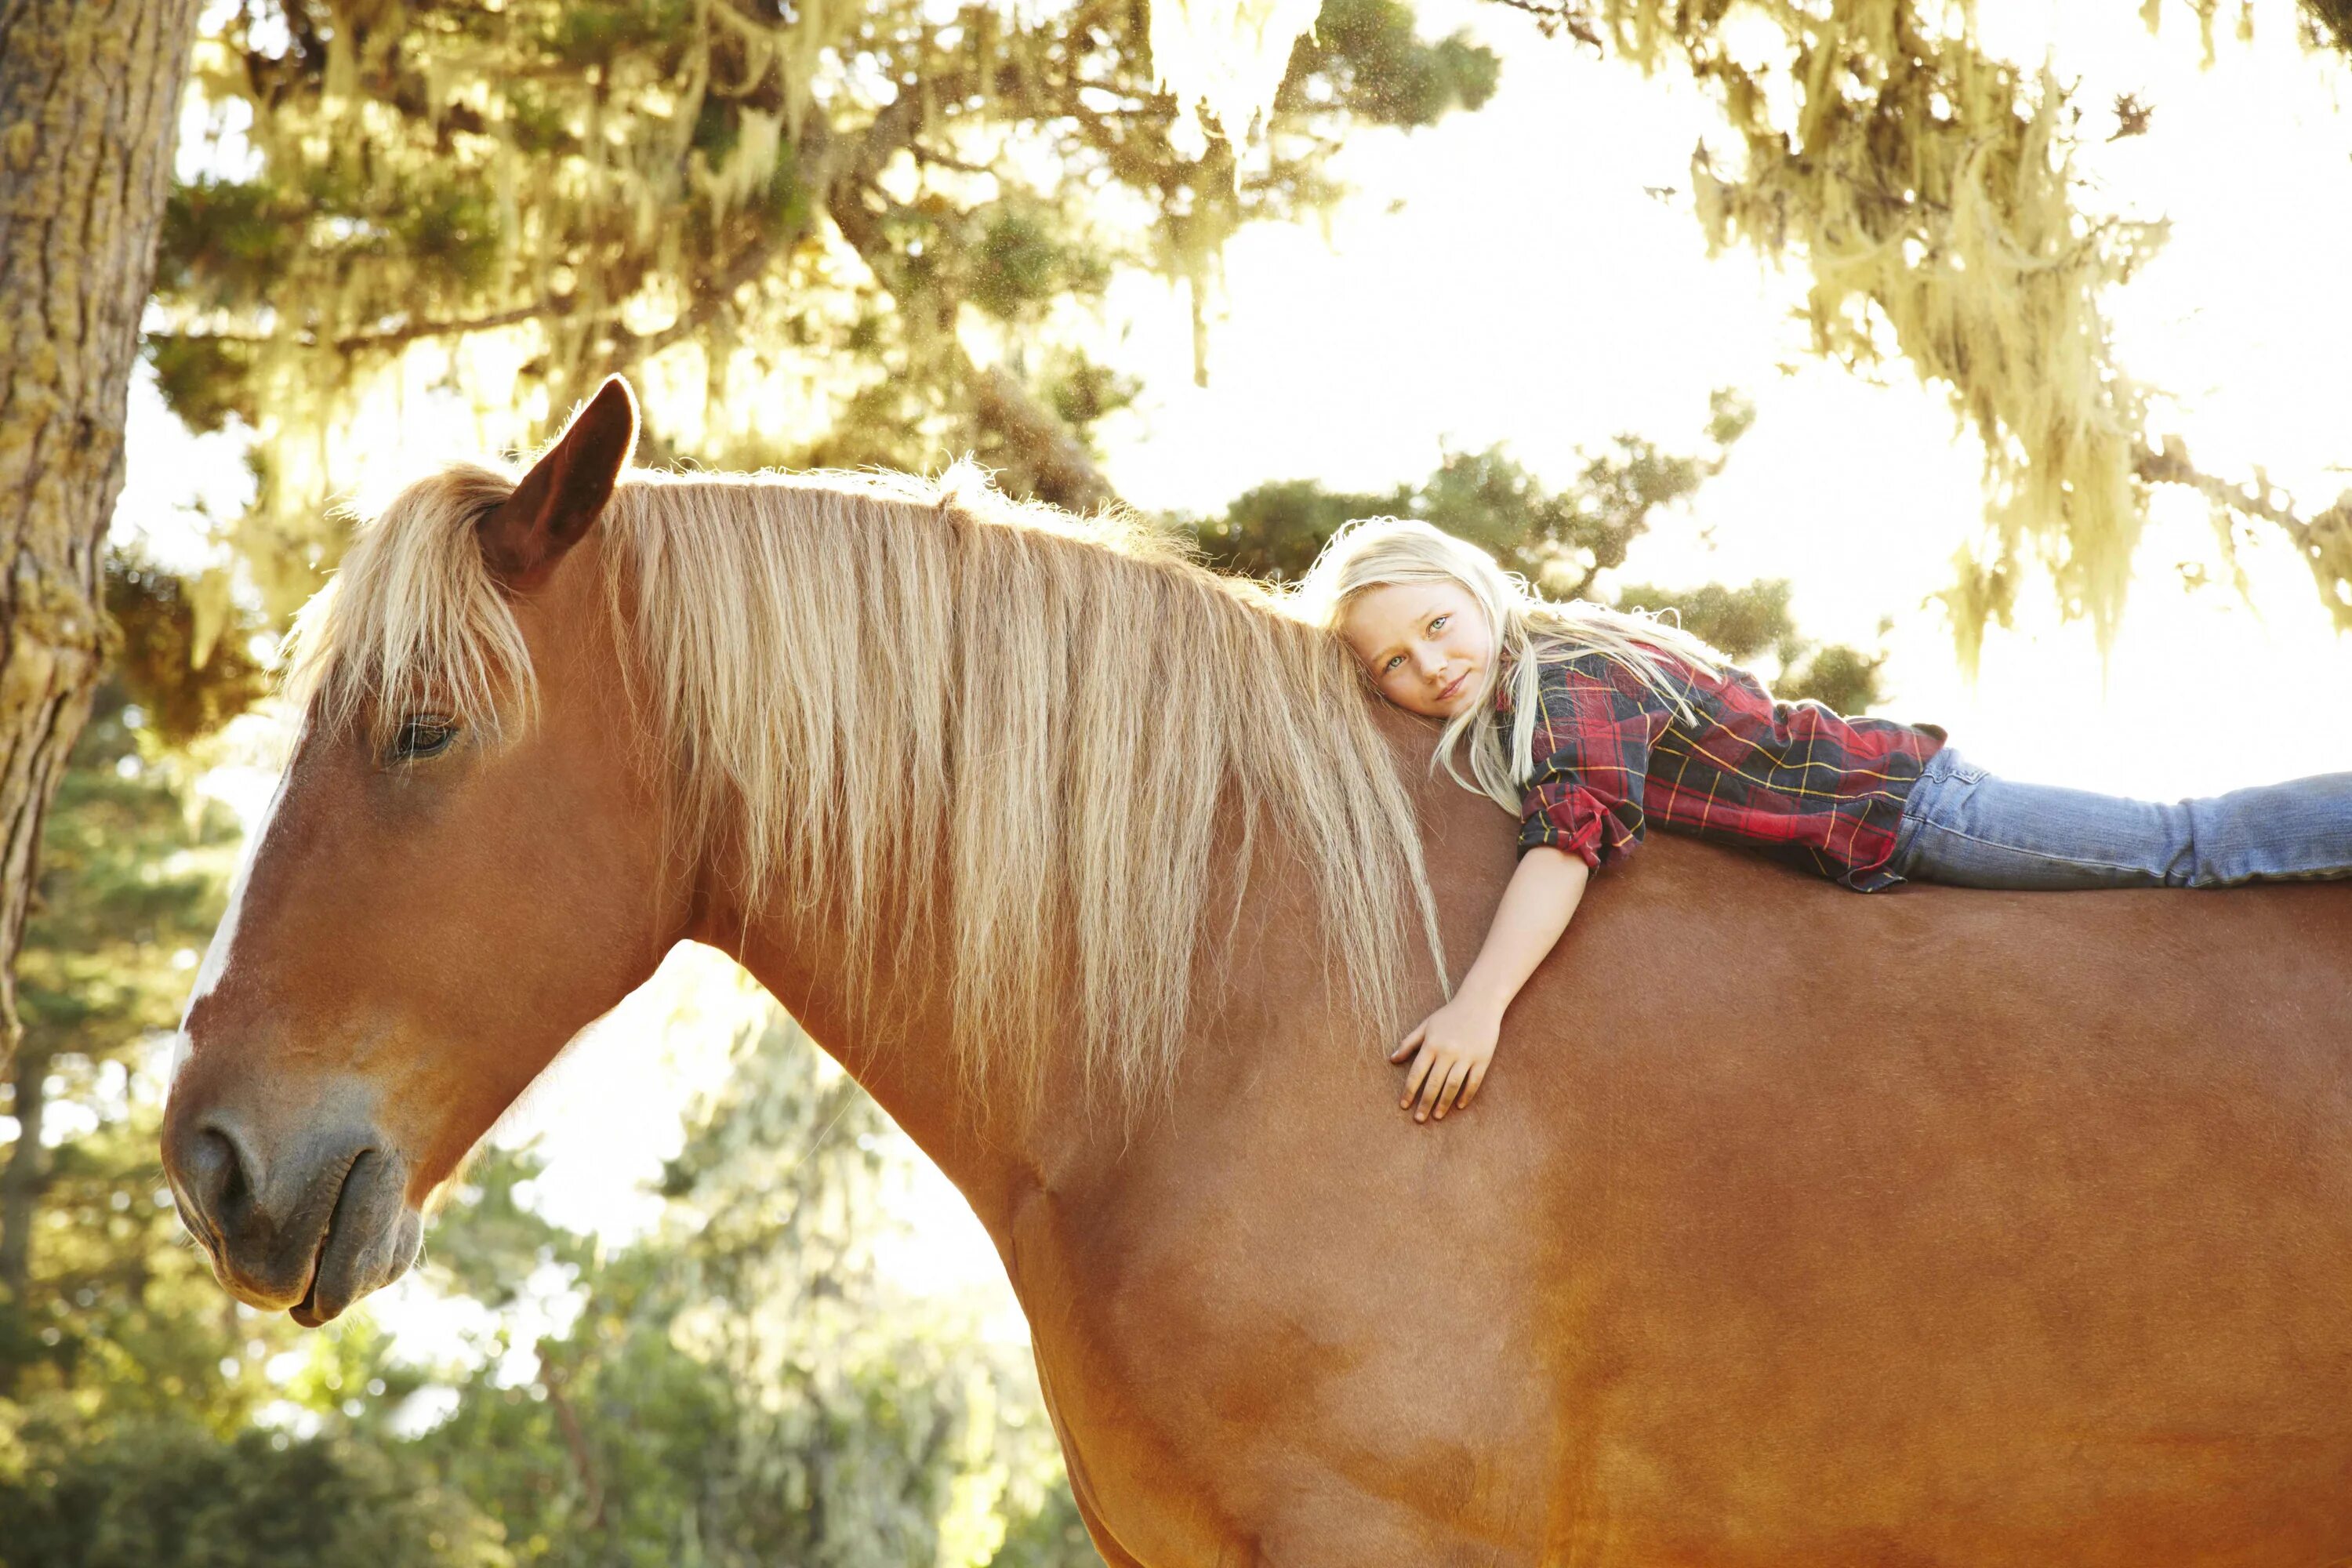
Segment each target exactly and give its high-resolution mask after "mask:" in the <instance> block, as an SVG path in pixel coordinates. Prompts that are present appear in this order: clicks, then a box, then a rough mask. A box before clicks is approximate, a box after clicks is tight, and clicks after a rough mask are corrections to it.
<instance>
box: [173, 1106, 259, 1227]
mask: <svg viewBox="0 0 2352 1568" xmlns="http://www.w3.org/2000/svg"><path fill="white" fill-rule="evenodd" d="M186 1185H187V1189H188V1196H189V1198H190V1199H192V1200H193V1201H194V1205H195V1209H196V1215H197V1217H198V1218H200V1219H203V1220H206V1221H208V1222H210V1224H211V1226H212V1231H213V1236H214V1237H215V1238H218V1237H223V1236H225V1235H226V1232H227V1230H228V1228H229V1226H232V1225H234V1224H235V1223H236V1218H237V1216H238V1215H240V1214H241V1213H242V1212H243V1211H244V1210H245V1209H246V1208H247V1207H248V1206H249V1205H251V1203H252V1201H253V1178H252V1175H251V1173H249V1172H248V1171H247V1169H246V1162H245V1152H244V1150H243V1149H241V1148H240V1147H239V1146H238V1144H237V1142H236V1139H234V1138H232V1137H230V1136H229V1135H228V1134H227V1133H226V1132H224V1131H221V1130H220V1129H219V1128H218V1127H205V1128H203V1129H202V1130H200V1131H198V1132H197V1133H196V1136H195V1139H194V1143H193V1144H192V1146H191V1147H190V1148H189V1150H188V1154H187V1183H186Z"/></svg>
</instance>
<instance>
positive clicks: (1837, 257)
mask: <svg viewBox="0 0 2352 1568" xmlns="http://www.w3.org/2000/svg"><path fill="white" fill-rule="evenodd" d="M1162 3H1163V4H1165V5H1174V6H1177V7H1179V8H1181V9H1183V10H1185V11H1187V12H1191V13H1198V14H1199V16H1200V18H1201V19H1200V20H1199V22H1198V23H1197V24H1196V25H1195V30H1197V31H1198V32H1200V33H1201V34H1202V36H1203V37H1212V38H1222V39H1223V47H1224V48H1226V49H1228V50H1230V51H1232V52H1233V54H1234V56H1236V57H1246V56H1248V55H1250V54H1251V53H1252V52H1256V53H1257V54H1259V55H1260V56H1261V57H1265V58H1273V57H1276V56H1278V55H1279V54H1280V53H1282V52H1286V51H1288V50H1289V49H1290V48H1291V47H1293V46H1292V41H1291V37H1290V36H1286V35H1285V34H1283V33H1281V32H1280V31H1278V30H1269V31H1267V32H1265V33H1264V34H1263V35H1257V34H1235V33H1230V32H1221V31H1220V30H1219V29H1217V28H1216V27H1215V26H1214V24H1213V18H1214V17H1215V16H1218V15H1220V14H1221V12H1220V7H1219V6H1218V5H1215V4H1214V3H1213V0H1162ZM1497 3H1498V4H1499V5H1505V6H1507V7H1509V8H1510V9H1513V10H1516V11H1519V12H1522V13H1525V14H1527V15H1528V16H1532V17H1533V18H1534V19H1535V20H1536V22H1537V23H1538V26H1540V27H1541V28H1542V29H1543V30H1544V32H1545V33H1547V34H1548V35H1551V36H1556V37H1568V38H1570V39H1572V40H1574V41H1575V42H1577V43H1579V44H1580V45H1583V46H1585V47H1589V48H1591V50H1593V51H1594V52H1595V53H1597V54H1605V55H1611V56H1614V57H1615V58H1619V59H1622V60H1625V61H1627V62H1629V63H1631V64H1633V66H1635V67H1637V68H1639V69H1641V70H1643V71H1644V72H1649V73H1655V72H1658V71H1662V70H1666V69H1670V68H1671V69H1678V70H1680V71H1681V72H1683V73H1684V74H1685V75H1686V76H1687V77H1688V79H1690V80H1691V81H1693V82H1694V83H1695V84H1696V85H1697V86H1698V87H1699V89H1701V90H1702V91H1703V92H1705V93H1706V95H1707V96H1708V98H1709V99H1710V100H1712V101H1713V102H1714V104H1715V106H1716V108H1717V111H1718V112H1719V113H1720V114H1721V115H1722V117H1723V122H1724V126H1725V129H1726V130H1727V132H1729V133H1730V145H1729V146H1727V147H1722V148H1713V149H1711V148H1710V147H1709V146H1708V144H1707V143H1706V142H1701V144H1700V146H1699V148H1698V150H1697V151H1696V153H1694V154H1693V156H1692V160H1691V184H1692V195H1693V197H1694V205H1695V208H1696V215H1697V216H1698V219H1699V222H1700V224H1701V226H1702V227H1703V228H1704V229H1705V231H1706V236H1707V238H1708V241H1709V243H1710V245H1712V246H1713V247H1717V248H1718V249H1720V248H1722V247H1728V246H1735V245H1737V246H1743V247H1748V248H1750V249H1753V250H1756V251H1758V252H1760V253H1761V254H1763V255H1766V256H1769V257H1775V258H1778V257H1783V256H1795V257H1796V258H1799V259H1801V262H1802V263H1803V264H1804V265H1805V266H1806V267H1807V268H1809V269H1810V271H1811V277H1812V288H1811V291H1810V293H1809V296H1808V298H1807V301H1806V313H1807V317H1808V319H1809V322H1810V325H1811V334H1812V348H1813V350H1814V352H1815V353H1820V354H1822V355H1823V356H1825V357H1827V358H1830V359H1832V360H1837V361H1840V362H1842V363H1846V364H1848V365H1850V366H1853V367H1855V368H1867V367H1871V366H1874V365H1877V364H1880V363H1884V362H1885V361H1886V360H1889V359H1899V360H1902V361H1905V362H1907V363H1909V364H1910V366H1911V367H1912V369H1913V370H1914V371H1916V373H1917V374H1918V375H1919V376H1920V378H1921V379H1922V380H1923V381H1925V382H1927V383H1929V384H1935V385H1937V386H1940V387H1942V388H1943V389H1944V390H1945V391H1946V392H1947V393H1948V395H1949V397H1950V400H1951V405H1952V409H1953V412H1954V414H1955V416H1957V417H1958V420H1959V422H1960V424H1961V426H1963V427H1964V428H1966V429H1968V430H1970V431H1973V432H1974V433H1975V434H1976V436H1977V437H1979V440H1980V442H1981V445H1982V448H1983V451H1984V459H1985V482H1986V492H1987V505H1986V513H1985V527H1984V531H1983V536H1982V537H1981V538H1980V539H1979V540H1978V541H1976V542H1974V543H1973V544H1972V545H1971V546H1970V547H1969V548H1968V549H1967V550H1965V551H1964V552H1962V554H1961V557H1960V559H1959V561H1958V563H1957V566H1958V570H1957V574H1956V577H1957V580H1956V581H1955V583H1954V584H1953V585H1952V586H1951V587H1950V589H1948V591H1947V592H1946V594H1945V595H1944V599H1945V603H1946V605H1947V608H1948V611H1949V613H1950V616H1951V621H1952V626H1953V629H1954V631H1955V633H1956V635H1957V637H1958V645H1959V652H1960V655H1961V658H1962V660H1963V662H1964V663H1966V664H1968V665H1969V666H1970V667H1973V666H1974V664H1975V662H1976V658H1977V655H1978V652H1979V647H1980V645H1981V639H1982V637H1983V633H1984V629H1985V626H1987V625H1988V624H1989V623H1990V622H1995V621H1999V622H2003V623H2006V621H2007V620H2008V618H2009V616H2010V612H2011V606H2012V605H2013V604H2014V603H2015V599H2016V595H2017V591H2018V588H2019V585H2020V582H2021V575H2022V574H2023V571H2024V569H2025V568H2026V567H2027V566H2028V565H2029V564H2030V563H2039V564H2040V565H2042V567H2044V568H2046V569H2047V570H2048V572H2049V573H2050V574H2051V576H2052V578H2053V581H2054V583H2055V585H2056V588H2057V591H2058V595H2059V599H2060V603H2061V605H2062V607H2063V609H2064V611H2065V612H2066V613H2067V614H2069V615H2071V616H2087V617H2088V618H2089V619H2090V620H2091V622H2092V623H2093V625H2094V626H2095V629H2096V630H2097V633H2098V635H2099V637H2100V640H2101V642H2102V643H2103V644H2104V643H2105V642H2106V641H2107V640H2108V639H2110V638H2111V637H2113V635H2114V631H2115V627H2116V621H2117V617H2118V616H2120V615H2121V613H2122V609H2123V604H2124V598H2125V594H2126V588H2127V587H2128V584H2129V580H2130V572H2131V559H2132V551H2133V547H2134V546H2135V545H2136V544H2137V542H2138V539H2139V535H2140V531H2141V528H2142V524H2143V522H2144V520H2145V516H2146V511H2147V500H2148V494H2147V492H2148V489H2149V487H2150V486H2153V485H2158V484H2166V485H2179V486H2184V487H2187V488H2189V489H2193V490H2195V491H2197V492H2198V493H2199V494H2200V495H2201V496H2203V497H2204V498H2205V500H2206V501H2207V503H2208V504H2209V505H2210V507H2211V509H2212V511H2213V517H2214V522H2215V526H2216V529H2217V531H2219V533H2220V535H2221V539H2222V540H2223V542H2224V544H2225V547H2226V546H2232V545H2233V542H2234V541H2235V539H2236V537H2237V533H2238V531H2239V530H2240V529H2242V528H2247V527H2251V526H2253V525H2261V526H2265V527H2269V528H2274V529H2276V530H2278V531H2281V532H2283V533H2284V535H2285V536H2286V537H2287V538H2288V539H2289V540H2290V541H2291V542H2293V544H2294V547H2295V549H2296V551H2297V552H2298V553H2299V554H2300V555H2301V556H2302V557H2303V559H2304V560H2305V563H2307V564H2308V565H2309V566H2310V568H2311V571H2312V574H2313V576H2314V578H2315V582H2316V584H2317V586H2318V589H2319V593H2320V598H2321V600H2322V602H2323V603H2325V604H2326V605H2327V607H2328V610H2329V612H2330V614H2331V615H2333V616H2334V617H2335V619H2336V625H2337V626H2339V627H2340V628H2344V629H2352V492H2347V493H2346V494H2345V495H2344V496H2343V497H2342V498H2340V499H2338V500H2336V503H2335V504H2334V505H2333V506H2331V507H2329V508H2328V509H2327V510H2325V511H2321V512H2319V513H2317V514H2315V515H2313V516H2310V517H2308V518H2306V517H2305V516H2303V515H2301V514H2300V513H2298V511H2297V510H2295V506H2294V500H2293V498H2291V497H2288V496H2285V495H2284V494H2283V493H2281V492H2280V491H2279V490H2278V489H2276V487H2274V486H2273V485H2272V484H2271V483H2270V482H2269V481H2268V480H2267V479H2265V478H2264V477H2263V475H2262V473H2261V472H2260V470H2257V471H2256V473H2255V474H2254V476H2253V478H2252V480H2251V482H2231V481H2227V480H2224V479H2221V478H2218V477H2216V476H2214V475H2211V474H2209V473H2206V472H2204V471H2203V470H2201V469H2200V468H2198V467H2197V465H2196V464H2195V463H2194V462H2193V461H2192V460H2191V458H2190V457H2189V452H2188V451H2187V449H2186V447H2185V446H2184V445H2183V444H2182V443H2180V442H2179V440H2178V439H2177V438H2173V439H2166V440H2158V439H2156V438H2155V437H2152V436H2151V435H2150V433H2149V431H2148V428H2147V410H2148V407H2149V403H2150V395H2149V392H2148V390H2147V388H2145V387H2143V386H2141V385H2140V384H2137V383H2136V382H2135V381H2134V380H2133V379H2132V378H2131V376H2130V375H2129V374H2127V372H2126V369H2125V367H2123V366H2121V365H2119V364H2118V363H2116V358H2115V354H2114V352H2113V345H2112V342H2111V335H2110V332H2109V329H2108V324H2107V314H2106V300H2107V298H2108V296H2109V294H2110V293H2111V292H2112V291H2113V290H2114V289H2117V288H2120V287H2122V286H2123V285H2125V284H2126V283H2127V282H2128V281H2129V280H2130V279H2131V278H2132V276H2133V274H2134V273H2135V272H2136V271H2137V269H2138V268H2139V267H2140V266H2141V264H2142V263H2144V262H2145V261H2146V260H2147V258H2148V257H2149V256H2151V255H2152V254H2153V253H2154V252H2155V250H2156V248H2157V247H2158V246H2159V245H2160V244H2161V243H2162V240H2163V237H2164V226H2162V225H2161V224H2143V223H2131V222H2126V221H2124V220H2122V219H2119V218H2116V217H2115V216H2102V215H2101V214H2099V213H2098V212H2097V211H2096V210H2095V206H2094V205H2090V204H2086V203H2085V202H2084V200H2083V199H2082V195H2083V190H2084V185H2083V182H2082V181H2080V180H2079V179H2077V178H2076V176H2075V174H2074V166H2073V149H2074V136H2075V125H2076V123H2077V122H2078V121H2080V119H2081V118H2082V115H2081V110H2080V109H2079V108H2078V107H2077V106H2076V105H2075V104H2074V102H2073V101H2072V100H2071V96H2070V89H2068V88H2067V87H2066V86H2065V85H2064V84H2063V82H2062V81H2061V80H2060V79H2058V77H2057V76H2056V75H2055V74H2054V72H2053V71H2052V70H2050V69H2048V68H2044V69H2042V70H2040V71H2028V70H2023V69H2021V68H2018V67H2016V66H2014V65H2012V64H2011V63H2009V62H2007V61H2004V60H2001V59H1999V58H1994V57H1992V56H1990V55H1989V54H1987V53H1985V52H1984V51H1983V50H1982V49H1981V48H1979V46H1978V43H1977V39H1976V37H1975V30H1974V20H1973V15H1974V14H1973V9H1972V7H1971V6H1970V5H1968V4H1965V3H1963V4H1961V5H1931V4H1928V3H1927V0H1759V3H1758V4H1754V5H1722V4H1713V5H1684V4H1675V3H1673V0H1497ZM2166 8H2167V7H2166V6H2165V4H2164V0H2147V4H2146V5H2143V6H2142V8H2141V14H2142V16H2144V17H2145V18H2146V20H2147V26H2149V27H2150V28H2151V29H2155V28H2157V27H2158V26H2159V24H2160V23H2161V21H2162V19H2163V16H2164V13H2165V10H2166ZM2220 10H2221V5H2220V0H2189V11H2190V13H2191V14H2192V15H2193V16H2195V17H2196V19H2197V23H2198V29H2199V34H2200V40H2201V46H2202V48H2203V51H2204V55H2205V58H2206V61H2207V63H2208V64H2209V65H2210V64H2211V63H2212V62H2213V60H2214V58H2215V53H2216V50H2215V40H2214V28H2215V23H2216V20H2217V18H2218V16H2219V14H2220ZM2302 16H2303V34H2304V37H2305V42H2306V43H2307V44H2309V45H2310V46H2312V47H2331V48H2337V49H2342V50H2344V51H2345V52H2346V53H2347V54H2352V7H2347V5H2346V4H2345V0H2302ZM1749 22H1760V23H1762V24H1764V25H1765V26H1768V27H1769V28H1770V29H1772V31H1773V32H1774V33H1775V34H1776V35H1777V37H1776V38H1775V47H1773V48H1771V49H1769V50H1767V51H1764V53H1765V55H1767V56H1769V58H1759V50H1758V48H1757V47H1755V45H1754V43H1753V40H1752V39H1751V40H1749V41H1748V43H1747V44H1746V45H1744V46H1737V47H1736V46H1735V45H1734V43H1733V41H1732V39H1731V37H1729V32H1730V30H1731V29H1733V28H1735V27H1738V26H1745V25H1747V24H1748V23H1749ZM2251 28H2252V8H2251V6H2249V7H2247V8H2245V9H2243V10H2242V11H2241V13H2240V31H2241V32H2242V34H2248V35H2250V34H2251ZM1219 64H1220V68H1221V69H1222V71H1223V72H1224V73H1226V74H1228V75H1230V74H1234V73H1240V74H1247V68H1248V62H1247V60H1246V59H1245V58H1228V59H1226V60H1223V61H1222V62H1220V63H1219ZM1203 74H1213V73H1205V72H1204V73H1203ZM1225 118H1226V119H1227V120H1233V119H1236V118H1240V119H1245V118H1247V115H1246V113H1245V112H1244V113H1239V114H1236V113H1234V112H1232V111H1230V110H1229V111H1228V112H1227V113H1226V115H1225ZM1232 129H1234V131H1236V132H1238V131H1239V130H1240V129H1241V127H1238V126H1235V127H1232Z"/></svg>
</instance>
